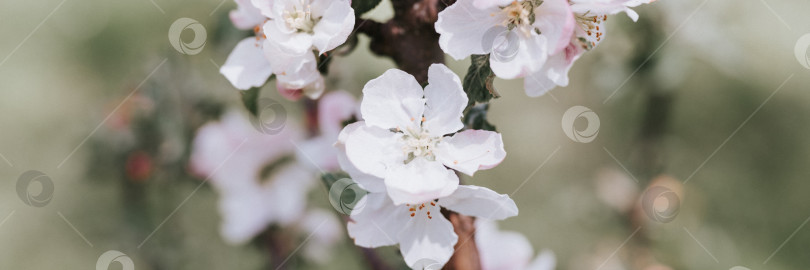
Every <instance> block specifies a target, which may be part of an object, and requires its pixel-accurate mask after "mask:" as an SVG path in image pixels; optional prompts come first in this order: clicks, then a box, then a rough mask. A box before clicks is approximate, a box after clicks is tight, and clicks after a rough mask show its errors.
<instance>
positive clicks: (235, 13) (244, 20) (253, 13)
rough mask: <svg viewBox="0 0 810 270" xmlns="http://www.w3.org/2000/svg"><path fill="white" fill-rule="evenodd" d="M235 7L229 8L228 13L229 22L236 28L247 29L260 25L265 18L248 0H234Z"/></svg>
mask: <svg viewBox="0 0 810 270" xmlns="http://www.w3.org/2000/svg"><path fill="white" fill-rule="evenodd" d="M235 2H236V9H234V10H231V12H230V13H229V14H228V15H229V16H230V18H231V22H233V25H234V26H236V28H239V29H242V30H247V29H253V27H256V26H260V25H262V24H263V23H264V20H266V19H267V18H265V17H264V16H263V15H262V14H261V11H259V9H257V8H256V7H255V6H253V4H252V3H251V1H250V0H235Z"/></svg>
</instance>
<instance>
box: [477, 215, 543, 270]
mask: <svg viewBox="0 0 810 270" xmlns="http://www.w3.org/2000/svg"><path fill="white" fill-rule="evenodd" d="M475 245H476V246H477V247H478V254H479V255H480V257H481V269H482V270H498V269H526V265H527V264H529V260H531V258H532V255H534V250H533V249H532V245H531V243H529V240H528V239H526V237H525V236H523V235H522V234H520V233H517V232H509V231H499V230H498V226H497V224H495V222H494V221H492V220H488V219H476V222H475Z"/></svg>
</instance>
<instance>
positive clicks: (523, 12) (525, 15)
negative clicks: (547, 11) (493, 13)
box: [502, 0, 534, 29]
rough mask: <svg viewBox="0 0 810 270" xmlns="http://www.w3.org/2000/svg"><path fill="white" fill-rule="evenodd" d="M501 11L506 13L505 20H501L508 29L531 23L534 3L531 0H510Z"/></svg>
mask: <svg viewBox="0 0 810 270" xmlns="http://www.w3.org/2000/svg"><path fill="white" fill-rule="evenodd" d="M502 11H503V12H504V13H506V20H504V21H503V24H504V26H507V27H509V29H512V28H515V27H518V26H526V25H531V24H532V21H533V20H534V19H533V17H534V12H533V11H534V3H533V1H531V0H528V1H522V2H518V1H512V4H509V5H508V6H506V7H504V8H503V10H502Z"/></svg>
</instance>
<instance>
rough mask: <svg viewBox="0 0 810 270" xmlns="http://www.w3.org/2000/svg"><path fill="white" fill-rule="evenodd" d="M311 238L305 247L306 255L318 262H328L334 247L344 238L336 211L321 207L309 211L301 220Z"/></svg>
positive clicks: (302, 226)
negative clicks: (328, 210)
mask: <svg viewBox="0 0 810 270" xmlns="http://www.w3.org/2000/svg"><path fill="white" fill-rule="evenodd" d="M299 224H300V226H301V228H303V231H304V232H305V233H306V234H307V235H311V236H312V237H311V240H310V241H309V242H307V244H306V247H304V250H303V252H304V256H305V257H306V258H307V259H309V260H313V261H315V262H317V263H326V262H328V261H329V259H330V257H331V255H332V250H331V249H332V248H334V246H335V244H337V243H338V242H339V241H340V240H341V239H342V238H343V229H342V228H341V226H342V224H341V222H340V221H339V220H338V218H337V216H335V214H334V213H330V212H327V211H324V210H320V209H314V210H310V211H309V212H307V214H306V215H305V216H304V218H302V219H301V221H300V222H299Z"/></svg>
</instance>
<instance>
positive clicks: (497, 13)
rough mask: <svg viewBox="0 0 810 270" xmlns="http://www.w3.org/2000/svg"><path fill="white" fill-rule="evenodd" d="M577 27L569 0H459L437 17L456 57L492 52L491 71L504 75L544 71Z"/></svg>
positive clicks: (442, 43)
mask: <svg viewBox="0 0 810 270" xmlns="http://www.w3.org/2000/svg"><path fill="white" fill-rule="evenodd" d="M573 29H574V15H573V13H572V12H571V9H570V7H569V5H568V1H567V0H545V1H537V0H523V1H505V0H459V1H456V3H455V4H453V5H451V6H449V7H447V9H445V10H444V11H442V12H441V13H439V19H438V21H437V22H436V32H438V33H439V34H440V35H441V36H440V38H439V45H440V46H441V48H442V50H444V51H445V52H446V53H447V54H449V55H450V56H452V57H453V58H455V59H456V60H461V59H464V58H466V57H467V56H470V55H473V54H489V53H492V55H491V57H490V64H491V67H492V71H493V72H494V73H495V75H497V76H498V77H500V78H504V79H514V78H522V77H524V76H526V75H528V74H530V73H533V72H536V71H537V70H539V69H540V68H541V67H542V66H543V63H545V61H546V59H547V58H548V56H549V55H551V54H554V53H557V52H559V51H561V50H563V49H564V48H565V47H566V45H567V44H568V40H570V38H571V35H572V31H573ZM492 31H495V32H492ZM493 34H497V36H494V35H493ZM504 39H505V40H504ZM493 47H494V48H493ZM511 47H514V48H511ZM499 50H505V52H504V51H499ZM512 50H514V51H512ZM503 54H507V55H503Z"/></svg>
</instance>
